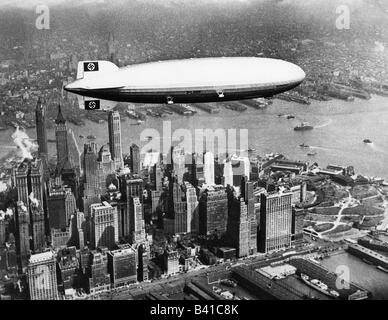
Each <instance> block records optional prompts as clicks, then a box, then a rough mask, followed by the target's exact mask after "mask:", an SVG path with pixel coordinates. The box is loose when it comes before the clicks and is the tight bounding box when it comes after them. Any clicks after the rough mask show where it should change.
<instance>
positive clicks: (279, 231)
mask: <svg viewBox="0 0 388 320" xmlns="http://www.w3.org/2000/svg"><path fill="white" fill-rule="evenodd" d="M291 198H292V193H290V192H289V193H272V194H268V195H265V194H261V198H260V232H259V250H260V251H261V252H269V251H272V250H278V249H283V248H288V247H290V246H291V232H292V201H291Z"/></svg>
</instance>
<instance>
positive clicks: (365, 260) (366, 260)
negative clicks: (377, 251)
mask: <svg viewBox="0 0 388 320" xmlns="http://www.w3.org/2000/svg"><path fill="white" fill-rule="evenodd" d="M362 261H364V262H365V263H366V264H370V265H374V263H373V262H372V261H369V260H368V259H362Z"/></svg>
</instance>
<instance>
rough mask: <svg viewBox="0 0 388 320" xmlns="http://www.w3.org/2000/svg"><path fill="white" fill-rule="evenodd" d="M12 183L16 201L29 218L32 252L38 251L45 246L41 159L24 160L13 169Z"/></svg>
mask: <svg viewBox="0 0 388 320" xmlns="http://www.w3.org/2000/svg"><path fill="white" fill-rule="evenodd" d="M14 183H15V186H16V190H17V193H18V201H21V202H23V204H24V205H25V207H26V208H27V210H28V213H29V218H30V234H31V235H32V238H33V250H34V251H39V250H41V249H43V247H44V245H45V231H46V230H45V221H46V219H45V214H44V209H43V192H44V189H43V164H42V160H41V159H36V158H35V159H33V160H28V159H25V160H24V161H23V162H22V163H21V164H20V165H19V166H18V167H17V168H16V169H14Z"/></svg>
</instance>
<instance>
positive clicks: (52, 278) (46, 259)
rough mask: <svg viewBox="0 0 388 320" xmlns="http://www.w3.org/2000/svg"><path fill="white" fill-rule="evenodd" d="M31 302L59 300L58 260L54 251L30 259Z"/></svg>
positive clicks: (29, 282)
mask: <svg viewBox="0 0 388 320" xmlns="http://www.w3.org/2000/svg"><path fill="white" fill-rule="evenodd" d="M27 279H28V286H29V289H30V298H31V300H57V299H58V298H59V297H58V287H57V273H56V260H55V255H54V253H53V252H52V251H47V252H44V253H39V254H34V255H32V256H31V257H30V260H29V264H28V270H27Z"/></svg>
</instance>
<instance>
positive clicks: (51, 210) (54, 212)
mask: <svg viewBox="0 0 388 320" xmlns="http://www.w3.org/2000/svg"><path fill="white" fill-rule="evenodd" d="M65 198H66V196H65V190H64V188H63V187H62V186H50V188H49V195H48V199H47V208H48V215H49V225H50V229H51V228H55V229H65V228H66V226H67V221H66V207H65Z"/></svg>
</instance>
